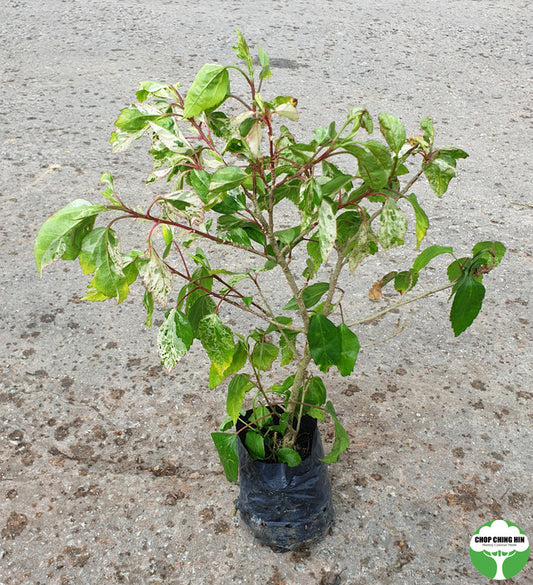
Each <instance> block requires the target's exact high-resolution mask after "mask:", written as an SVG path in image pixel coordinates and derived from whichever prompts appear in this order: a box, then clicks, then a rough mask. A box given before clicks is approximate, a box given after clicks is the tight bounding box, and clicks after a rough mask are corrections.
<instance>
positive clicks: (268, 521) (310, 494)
mask: <svg viewBox="0 0 533 585" xmlns="http://www.w3.org/2000/svg"><path fill="white" fill-rule="evenodd" d="M251 412H252V411H248V412H247V413H246V417H244V418H245V420H246V419H247V417H248V416H250V415H251ZM244 424H245V423H244V422H242V421H241V420H239V421H238V422H237V430H240V429H242V427H243V426H244ZM300 433H301V434H302V433H307V434H309V435H310V436H311V437H312V439H311V441H312V442H311V450H310V453H309V455H308V456H307V457H306V458H305V459H303V460H302V462H301V463H300V464H299V465H297V466H296V467H289V466H288V465H287V464H286V463H268V462H265V461H256V460H254V459H253V458H252V457H251V456H250V454H249V453H248V451H247V449H246V447H245V445H244V442H243V441H244V436H243V435H244V434H245V433H244V432H243V433H241V434H239V438H240V440H239V441H238V442H237V444H238V450H239V480H240V494H239V497H238V498H237V500H236V502H235V507H236V508H237V510H239V512H240V515H241V518H242V520H243V521H244V523H245V524H246V525H247V526H248V527H249V528H250V530H251V531H252V533H253V535H254V536H255V537H256V538H257V539H258V540H259V541H260V542H262V543H264V544H266V545H268V546H270V547H272V548H273V549H274V550H276V551H277V552H283V551H289V550H294V549H297V548H300V547H301V546H302V545H305V544H309V543H311V542H313V541H316V540H318V539H320V538H321V537H322V536H324V535H325V533H326V532H327V531H328V530H329V528H330V527H331V525H332V524H333V521H334V511H333V504H332V501H331V487H330V483H329V478H328V467H327V464H325V463H323V462H321V461H320V458H321V457H323V456H324V450H323V447H322V441H321V440H320V435H319V433H318V428H317V421H316V419H314V418H312V417H309V416H306V417H304V418H303V419H302V424H301V431H300Z"/></svg>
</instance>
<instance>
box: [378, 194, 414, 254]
mask: <svg viewBox="0 0 533 585" xmlns="http://www.w3.org/2000/svg"><path fill="white" fill-rule="evenodd" d="M406 231H407V221H406V219H405V216H404V214H403V212H402V210H401V209H400V208H399V207H398V204H397V203H396V202H395V201H394V199H391V198H389V199H387V201H386V202H385V205H384V206H383V211H382V212H381V216H380V226H379V231H378V240H379V243H380V244H381V245H382V246H383V248H384V249H385V250H387V249H388V248H392V247H393V246H401V245H403V236H404V234H405V232H406Z"/></svg>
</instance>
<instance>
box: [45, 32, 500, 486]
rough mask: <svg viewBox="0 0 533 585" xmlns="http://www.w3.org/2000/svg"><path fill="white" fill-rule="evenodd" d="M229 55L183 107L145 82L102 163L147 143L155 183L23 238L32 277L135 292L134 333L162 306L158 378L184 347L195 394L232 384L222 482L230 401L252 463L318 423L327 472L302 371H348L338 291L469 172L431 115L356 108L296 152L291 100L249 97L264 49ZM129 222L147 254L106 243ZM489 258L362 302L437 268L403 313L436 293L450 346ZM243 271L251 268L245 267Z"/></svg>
mask: <svg viewBox="0 0 533 585" xmlns="http://www.w3.org/2000/svg"><path fill="white" fill-rule="evenodd" d="M234 49H235V52H236V55H237V57H238V59H240V60H241V61H242V62H243V67H238V66H233V65H232V66H223V65H219V64H206V65H204V66H203V67H202V68H201V69H200V70H199V71H198V73H197V75H196V77H195V78H194V80H193V82H192V84H191V85H190V87H189V89H188V91H186V92H183V91H182V90H181V89H180V86H179V85H178V84H165V83H160V82H154V81H144V82H142V83H141V84H140V88H139V91H138V92H137V103H135V104H132V105H130V106H129V107H126V108H124V109H123V110H122V111H121V112H120V115H119V116H118V118H117V121H116V122H115V127H116V129H115V131H114V132H113V133H112V135H111V144H112V149H113V151H114V152H123V151H125V150H127V149H128V148H130V146H132V144H133V143H134V142H135V141H137V140H139V139H140V138H142V137H146V138H147V139H148V144H149V153H150V155H151V157H152V159H153V170H152V172H151V173H150V175H149V176H148V179H147V182H149V183H153V182H158V183H160V184H161V185H164V186H165V187H162V188H161V189H160V191H159V193H160V194H158V195H157V196H155V197H154V198H153V200H151V201H150V203H149V204H148V205H147V206H146V207H144V208H141V207H140V206H139V205H138V202H137V201H133V202H127V201H126V199H125V198H123V196H122V195H120V194H119V193H118V192H117V191H116V190H115V186H114V182H113V178H112V177H111V175H110V174H109V173H104V175H103V176H102V182H103V183H104V190H103V192H102V196H103V198H104V200H105V202H104V203H100V204H97V205H94V204H92V203H90V202H88V201H85V200H83V199H76V200H74V201H72V202H71V203H69V204H67V205H66V206H65V207H63V208H62V209H60V210H59V211H57V212H56V213H55V214H54V215H52V216H51V217H50V218H49V219H48V220H46V221H45V223H44V224H43V226H42V227H41V229H40V231H39V234H38V236H37V238H36V241H35V259H36V262H37V267H38V269H39V272H42V269H43V268H44V267H45V266H46V265H48V264H50V263H51V262H53V261H55V260H58V259H63V260H76V259H78V260H79V262H80V265H81V268H82V270H83V271H84V273H85V274H90V275H91V277H92V278H91V280H90V282H89V285H88V291H87V295H86V297H85V298H86V299H88V300H91V301H100V300H104V299H116V301H117V302H119V303H120V302H122V301H123V300H124V299H125V298H126V297H127V296H128V294H129V292H130V290H131V286H132V284H133V283H134V282H135V281H136V280H139V281H140V282H141V284H142V286H143V287H144V297H143V305H144V307H145V308H146V311H147V320H146V322H147V324H151V322H152V315H153V311H154V305H155V304H159V305H161V306H163V307H165V309H166V313H165V316H164V319H163V323H162V325H161V326H160V328H159V332H158V336H157V345H158V349H159V354H160V356H161V360H162V363H163V365H164V366H165V367H166V368H167V369H168V370H171V369H172V368H174V367H175V366H176V364H177V363H179V361H180V360H181V359H182V358H183V357H184V356H185V355H186V354H187V352H188V350H189V349H190V348H191V346H192V345H193V342H194V340H195V339H197V340H199V342H200V343H201V344H202V346H203V347H204V349H205V351H206V353H207V356H208V357H209V360H210V362H211V369H210V373H209V386H210V388H214V387H216V386H219V385H220V384H222V383H223V382H224V381H227V382H229V385H228V394H227V415H228V419H227V420H226V421H225V422H224V423H223V425H222V427H221V430H220V432H216V433H213V435H212V436H213V440H214V442H215V446H216V448H217V451H218V453H219V455H220V458H221V461H222V464H223V466H224V470H225V473H226V476H227V478H228V479H229V480H230V481H235V480H236V479H237V442H236V441H237V437H236V435H235V434H234V433H232V432H228V431H229V430H230V429H231V428H233V426H234V424H235V423H236V422H237V420H238V419H239V417H240V416H241V412H242V411H243V409H244V403H245V401H249V403H250V404H251V405H252V410H253V415H252V418H251V420H249V421H246V424H245V425H244V429H243V430H242V431H241V433H242V436H243V437H244V439H243V440H244V443H245V445H246V447H247V448H248V450H249V452H250V453H251V454H252V456H253V457H255V458H257V459H264V460H269V461H276V460H277V461H279V462H283V463H286V464H287V465H289V466H292V465H297V464H298V463H299V462H300V461H301V456H300V454H299V453H298V450H297V448H296V437H297V434H298V429H299V426H300V420H301V417H302V416H304V415H310V416H312V417H315V418H318V419H320V420H325V419H326V418H329V419H330V420H331V421H332V422H333V425H334V430H335V439H334V444H333V447H332V449H331V451H330V453H329V454H327V455H326V456H325V458H324V461H327V462H334V461H337V459H338V458H339V456H340V454H341V453H342V452H343V451H344V450H345V449H346V448H347V446H348V435H347V433H346V431H345V430H344V428H343V427H342V425H341V422H340V421H339V418H338V416H337V414H336V412H335V409H334V407H333V404H332V402H331V401H330V400H329V399H328V397H327V392H326V388H325V385H324V383H323V381H322V379H321V378H320V377H319V376H316V375H313V374H312V369H313V364H314V366H316V368H317V369H318V370H319V371H321V372H327V371H328V370H329V369H330V368H332V367H335V368H337V369H338V371H339V372H340V373H341V375H342V376H349V375H350V374H351V373H352V372H353V370H354V368H355V364H356V360H357V355H358V352H359V341H358V338H357V333H356V324H353V323H352V324H350V323H349V322H346V320H345V315H346V314H347V308H349V307H347V308H346V307H344V310H343V304H342V291H341V290H340V289H339V287H338V282H339V278H340V276H341V274H342V273H343V271H346V270H348V271H352V272H353V271H354V270H355V269H356V268H357V267H358V265H359V264H360V263H361V262H362V261H363V260H364V259H365V258H367V257H369V256H373V255H375V254H376V253H378V252H379V251H380V250H381V251H387V250H389V249H390V248H393V247H396V246H401V245H403V244H404V241H405V236H406V233H407V230H408V223H409V222H411V221H413V222H414V232H415V235H416V245H417V248H420V246H421V245H422V243H423V241H424V238H425V236H426V232H427V230H428V229H429V225H430V224H429V219H428V216H427V214H426V213H425V211H424V209H423V208H422V204H421V202H420V201H419V199H418V196H417V195H416V194H415V193H414V192H413V189H414V188H415V186H416V184H417V182H418V181H419V180H420V179H422V178H423V177H425V178H426V179H427V181H428V183H429V186H430V187H431V189H432V190H433V192H434V193H435V195H436V196H437V197H441V196H442V195H443V194H444V193H445V192H446V190H447V189H448V186H449V183H450V181H451V180H452V179H453V178H454V177H455V173H456V166H457V161H458V160H460V159H464V158H466V157H467V154H466V153H465V152H464V151H463V150H460V149H459V148H441V147H437V146H436V145H435V144H434V137H435V133H434V128H433V122H432V120H431V119H430V118H425V119H424V120H422V121H421V123H420V127H421V128H420V130H421V133H420V134H418V135H415V136H412V137H409V136H408V134H407V132H406V129H405V127H404V125H403V124H402V122H401V121H400V120H399V119H398V118H396V117H395V116H393V115H391V114H387V113H381V114H379V116H378V117H377V124H376V132H374V121H373V118H372V117H371V115H370V113H369V112H368V111H367V110H366V109H364V108H361V107H354V108H352V109H351V110H350V111H349V112H348V113H347V116H346V119H345V121H344V122H343V123H342V124H341V125H340V127H339V126H337V125H336V124H335V122H332V123H331V124H329V125H327V126H324V127H319V128H317V129H316V130H315V131H314V133H313V138H312V140H310V141H309V142H300V141H298V140H297V139H296V138H295V136H294V135H293V131H292V125H293V124H294V123H295V122H296V121H297V120H298V110H297V103H298V102H297V100H296V99H295V98H293V97H290V96H285V95H281V96H275V97H268V98H267V97H266V94H265V96H264V95H263V84H264V82H265V80H267V79H268V78H269V77H270V76H271V71H270V63H269V59H268V56H267V54H266V53H265V51H263V50H262V49H261V48H258V60H257V63H258V64H259V67H258V68H256V61H255V60H254V59H253V57H252V55H251V53H250V49H249V47H248V45H247V43H246V41H245V39H244V37H243V35H242V34H241V33H240V31H238V38H237V44H236V46H235V47H234ZM234 76H238V77H239V76H240V77H241V78H242V79H243V80H244V82H245V85H246V86H247V87H248V88H249V93H248V95H244V96H242V95H239V96H237V95H234V94H233V93H232V85H231V84H232V80H233V77H234ZM235 106H238V107H239V108H240V111H239V112H237V113H236V112H235ZM287 124H289V125H290V127H289V126H288V125H287ZM378 130H379V132H378ZM339 155H341V156H340V157H339ZM341 159H342V160H343V161H347V163H346V165H347V166H346V168H344V167H341V166H340V165H339V164H338V161H339V160H341ZM287 206H289V208H290V209H291V210H292V213H291V212H289V215H290V216H291V217H292V218H293V222H294V224H293V226H292V227H289V228H287V227H286V225H287V224H286V223H285V224H284V225H283V224H282V223H281V222H282V219H285V218H286V217H287V213H288V212H287ZM282 209H283V211H282ZM108 216H110V219H106V218H107V217H108ZM128 219H129V220H143V221H140V222H137V223H136V227H137V228H138V229H139V230H140V231H141V232H142V235H141V236H140V238H139V242H147V244H146V247H145V249H144V250H141V251H139V250H134V249H133V250H130V251H129V252H127V253H124V252H123V251H122V250H121V245H120V241H121V240H120V236H119V234H118V232H119V228H120V225H121V224H122V223H123V222H124V221H125V220H128ZM97 220H98V221H99V223H100V224H101V225H98V226H97V225H96V224H97ZM214 247H219V248H226V249H228V250H233V251H235V252H237V253H238V254H239V256H240V257H242V258H243V259H244V258H246V262H244V261H243V263H242V266H247V268H243V269H242V271H238V270H229V269H228V268H227V264H226V265H225V264H224V262H222V264H219V265H218V266H211V261H212V260H213V258H216V257H217V255H216V254H215V253H213V249H214ZM504 253H505V247H504V246H503V244H501V243H500V242H480V243H478V244H476V245H475V246H474V248H473V250H472V255H471V256H469V257H461V258H458V257H456V256H455V254H454V251H453V249H452V248H451V247H450V246H438V245H432V246H429V247H427V248H425V249H423V250H422V251H421V252H420V253H419V255H418V257H417V258H416V260H415V262H414V265H413V266H412V267H406V268H404V269H402V270H398V271H394V272H392V273H389V274H387V275H386V276H385V277H383V278H382V279H381V280H380V281H378V282H377V283H376V284H375V285H374V287H373V291H374V293H375V294H376V298H379V297H380V295H381V292H380V291H381V288H382V287H383V286H385V285H386V284H388V283H393V286H394V288H395V290H396V291H398V293H399V294H400V295H401V302H400V303H399V304H403V303H405V302H408V301H405V300H403V299H404V295H407V294H408V293H409V292H410V291H411V290H412V289H413V288H414V287H415V286H416V285H417V284H418V282H419V276H420V275H421V273H422V272H423V270H424V269H425V268H426V266H427V265H428V264H429V263H430V262H431V261H432V260H433V259H434V258H436V257H438V256H441V255H449V256H451V264H450V266H449V269H448V274H447V276H448V280H449V282H448V283H447V284H445V285H443V286H441V287H440V288H438V289H436V290H432V291H427V292H425V293H423V294H422V295H419V297H417V298H421V297H425V296H429V295H430V294H432V293H433V292H437V291H438V290H443V289H444V288H449V290H450V292H451V295H450V300H451V311H450V321H451V325H452V328H453V331H454V333H455V335H459V334H460V333H462V332H463V331H464V330H465V329H466V328H467V327H469V326H470V325H471V324H472V322H473V320H474V319H475V317H476V316H477V314H478V313H479V311H480V309H481V305H482V301H483V298H484V295H485V288H484V285H483V284H482V280H483V277H484V275H485V274H487V273H488V272H490V271H491V270H492V269H493V268H494V267H495V266H497V265H498V263H499V262H500V261H501V259H502V257H503V255H504ZM220 258H223V256H222V257H221V256H220V255H218V259H219V262H220ZM252 260H253V261H254V263H255V265H254V268H248V266H250V265H251V264H252V262H251V261H252ZM297 260H298V261H297ZM301 262H303V265H304V267H305V268H304V270H303V273H302V272H301V266H302V264H301ZM298 266H300V268H299V269H298ZM279 278H280V279H283V280H284V282H285V283H286V285H287V286H288V289H289V290H290V295H289V297H288V298H286V299H285V300H283V302H282V303H281V304H279V303H278V302H277V299H276V298H275V297H274V298H271V299H268V298H266V295H265V291H264V282H265V279H279ZM250 291H252V292H250ZM275 293H276V294H277V290H276V291H275ZM227 306H231V307H233V308H237V309H240V310H242V311H243V312H245V313H247V314H249V315H251V316H252V317H253V318H254V319H255V322H256V324H257V325H255V326H254V327H253V328H252V329H251V330H250V331H249V332H248V333H247V334H246V335H244V334H242V333H238V332H237V331H234V330H232V328H231V327H230V325H229V323H228V321H227V320H226V317H225V315H226V313H225V311H226V309H225V307H227ZM278 306H280V307H282V308H279V309H277V308H276V307H278ZM395 306H396V305H391V306H389V307H386V308H385V309H383V310H381V311H379V312H378V313H377V314H376V316H380V315H382V314H383V313H384V312H387V311H388V310H393V309H394V308H395ZM168 307H170V308H168ZM370 318H372V315H371V316H370V317H369V319H370ZM280 366H281V367H283V369H280ZM275 367H277V368H278V369H277V371H278V372H280V373H281V374H280V375H281V377H282V378H284V379H278V382H277V383H275V384H273V385H271V386H268V385H267V383H266V382H265V380H266V379H267V377H266V376H265V375H264V373H265V372H267V371H270V370H272V369H273V368H275ZM286 367H289V368H290V369H291V374H290V375H289V376H288V377H287V376H286V373H287V372H286Z"/></svg>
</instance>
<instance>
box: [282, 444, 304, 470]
mask: <svg viewBox="0 0 533 585" xmlns="http://www.w3.org/2000/svg"><path fill="white" fill-rule="evenodd" d="M278 462H279V463H286V464H287V465H288V466H289V467H296V466H297V465H300V463H301V462H302V458H301V457H300V454H299V453H298V452H297V451H295V450H294V449H291V448H290V447H282V448H281V449H279V451H278Z"/></svg>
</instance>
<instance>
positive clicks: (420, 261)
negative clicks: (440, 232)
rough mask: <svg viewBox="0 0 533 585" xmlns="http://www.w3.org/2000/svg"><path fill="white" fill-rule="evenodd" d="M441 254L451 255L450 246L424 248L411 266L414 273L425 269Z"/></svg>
mask: <svg viewBox="0 0 533 585" xmlns="http://www.w3.org/2000/svg"><path fill="white" fill-rule="evenodd" d="M441 254H452V255H453V248H452V247H450V246H437V245H435V246H429V248H426V249H425V250H424V251H422V252H420V254H419V255H418V256H417V258H416V260H415V262H414V264H413V270H414V271H415V272H420V270H422V268H425V267H426V266H427V265H428V264H429V263H430V262H431V260H433V258H436V257H437V256H440V255H441Z"/></svg>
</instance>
